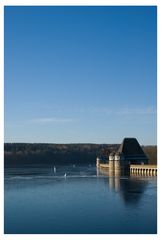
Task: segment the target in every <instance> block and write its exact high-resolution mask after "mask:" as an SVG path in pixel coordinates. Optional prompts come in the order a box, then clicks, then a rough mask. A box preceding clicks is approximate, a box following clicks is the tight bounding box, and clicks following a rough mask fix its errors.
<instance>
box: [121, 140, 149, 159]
mask: <svg viewBox="0 0 161 240" xmlns="http://www.w3.org/2000/svg"><path fill="white" fill-rule="evenodd" d="M118 152H119V153H123V154H124V156H125V158H126V159H129V160H130V159H135V160H137V161H142V160H145V163H146V162H147V161H148V158H147V156H146V155H145V153H144V151H143V150H142V148H141V146H140V144H139V143H138V141H137V139H136V138H124V140H123V142H122V143H121V145H120V147H119V149H118ZM135 160H134V162H135Z"/></svg>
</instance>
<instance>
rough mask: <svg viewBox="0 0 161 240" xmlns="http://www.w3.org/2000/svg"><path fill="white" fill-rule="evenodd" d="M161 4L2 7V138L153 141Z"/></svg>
mask: <svg viewBox="0 0 161 240" xmlns="http://www.w3.org/2000/svg"><path fill="white" fill-rule="evenodd" d="M156 11H157V9H156V7H153V6H149V7H136V6H133V7H116V6H115V7H33V6H32V7H5V142H51V143H87V142H90V143H120V142H121V141H122V139H123V138H124V137H136V138H137V139H138V140H139V142H140V143H141V144H156V134H157V129H156V91H157V76H156V65H157V63H156V55H157V46H156V35H157V32H156V28H157V26H156V21H157V15H156V14H157V13H156Z"/></svg>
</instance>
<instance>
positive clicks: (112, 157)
mask: <svg viewBox="0 0 161 240" xmlns="http://www.w3.org/2000/svg"><path fill="white" fill-rule="evenodd" d="M114 159H115V156H114V153H110V155H109V174H113V173H114V167H115V166H114Z"/></svg>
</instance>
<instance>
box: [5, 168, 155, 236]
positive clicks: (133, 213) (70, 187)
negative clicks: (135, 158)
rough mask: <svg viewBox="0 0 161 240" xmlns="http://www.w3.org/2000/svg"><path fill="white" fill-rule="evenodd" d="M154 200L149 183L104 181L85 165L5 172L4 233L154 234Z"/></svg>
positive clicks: (131, 179)
mask: <svg viewBox="0 0 161 240" xmlns="http://www.w3.org/2000/svg"><path fill="white" fill-rule="evenodd" d="M65 173H66V174H67V177H65V176H64V174H65ZM156 199H157V182H156V178H154V177H120V178H119V177H117V178H115V177H108V176H107V174H105V173H100V172H97V170H96V168H95V166H91V165H87V166H74V165H71V166H59V167H58V166H56V169H54V167H53V166H44V165H43V166H40V165H39V166H24V167H19V168H6V169H5V200H4V203H5V229H4V231H5V233H45V234H46V233H53V234H54V233H65V234H67V233H86V234H88V233H106V234H108V233H119V234H121V233H143V234H146V233H156V232H157V202H156V201H157V200H156Z"/></svg>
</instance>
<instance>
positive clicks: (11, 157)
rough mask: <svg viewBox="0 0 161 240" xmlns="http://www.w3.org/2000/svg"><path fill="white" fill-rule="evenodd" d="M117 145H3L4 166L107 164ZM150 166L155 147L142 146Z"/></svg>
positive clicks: (153, 159) (153, 162)
mask: <svg viewBox="0 0 161 240" xmlns="http://www.w3.org/2000/svg"><path fill="white" fill-rule="evenodd" d="M118 147H119V144H88V143H85V144H44V143H33V144H32V143H5V144H4V164H5V165H7V164H13V165H17V164H33V163H39V164H46V163H47V164H68V163H73V164H82V163H83V164H84V163H95V162H96V157H100V158H101V159H102V161H103V162H107V159H108V155H109V153H110V152H112V151H117V149H118ZM143 150H144V152H145V154H146V155H147V156H148V158H149V163H150V164H156V163H157V147H156V146H143Z"/></svg>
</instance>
